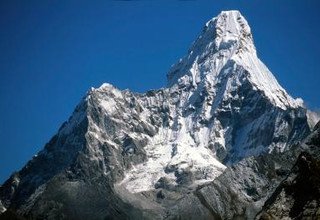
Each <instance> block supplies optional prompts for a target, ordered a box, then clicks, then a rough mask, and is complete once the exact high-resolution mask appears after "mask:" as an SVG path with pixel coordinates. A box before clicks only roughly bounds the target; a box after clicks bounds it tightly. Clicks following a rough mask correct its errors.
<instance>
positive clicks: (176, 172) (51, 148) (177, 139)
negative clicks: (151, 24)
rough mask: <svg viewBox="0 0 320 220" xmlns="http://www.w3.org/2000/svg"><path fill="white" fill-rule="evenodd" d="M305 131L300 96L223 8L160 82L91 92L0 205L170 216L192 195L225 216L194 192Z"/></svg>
mask: <svg viewBox="0 0 320 220" xmlns="http://www.w3.org/2000/svg"><path fill="white" fill-rule="evenodd" d="M310 130H311V128H310V126H309V124H308V115H307V109H305V108H304V106H303V105H302V102H301V100H299V99H298V100H295V99H293V98H292V97H291V96H289V95H288V94H287V93H286V92H285V90H284V89H283V88H282V87H281V86H280V85H279V84H278V83H277V81H276V79H275V78H274V77H273V75H272V74H271V72H270V71H269V70H268V69H267V68H266V67H265V66H264V64H263V63H262V62H261V61H260V60H259V59H258V57H257V56H256V50H255V47H254V44H253V38H252V35H251V30H250V27H249V26H248V24H247V21H246V20H245V19H244V17H243V16H242V15H241V14H240V12H238V11H230V12H222V13H221V14H220V15H218V16H217V17H216V18H213V19H212V20H210V21H209V22H208V23H207V24H206V26H205V28H204V31H203V32H202V34H200V36H199V38H198V39H197V40H196V41H195V43H194V44H193V46H192V47H191V50H189V54H188V55H187V56H186V57H185V58H183V59H181V60H180V61H179V62H178V64H176V65H174V66H173V67H172V69H171V70H170V71H169V73H168V86H167V87H166V88H162V89H159V90H153V91H148V92H146V93H142V94H139V93H133V92H131V91H129V90H124V91H120V90H118V89H117V88H116V87H114V86H112V85H111V84H108V83H105V84H103V85H102V86H100V87H99V88H97V89H94V88H92V89H91V90H90V91H89V92H88V93H87V95H86V96H85V97H84V98H83V99H82V101H81V102H80V104H79V105H78V106H77V107H76V109H75V111H74V113H73V114H72V116H71V117H70V118H69V120H68V121H67V122H66V123H64V124H63V125H62V126H61V128H60V129H59V131H58V133H57V134H56V135H55V136H54V137H53V138H52V139H51V140H50V142H49V143H48V144H46V146H45V148H44V150H42V151H41V152H40V153H39V154H38V155H37V156H35V157H34V158H33V159H32V160H31V161H29V162H28V163H27V165H26V166H25V167H24V168H23V169H22V170H21V171H19V172H17V173H15V174H14V175H12V176H11V178H9V179H8V180H7V181H6V182H5V183H4V184H3V185H2V186H1V188H0V201H2V204H3V205H2V206H3V207H4V208H5V209H9V210H13V211H15V212H17V213H18V214H19V215H21V216H24V217H27V218H37V217H41V218H50V217H59V216H61V215H62V217H63V216H65V217H67V218H71V219H73V218H75V219H76V218H78V219H85V218H92V219H95V218H96V219H100V218H111V219H112V218H124V219H130V218H133V219H135V218H136V219H139V218H143V219H145V218H146V219H148V218H153V219H163V218H167V217H168V218H169V217H170V218H174V217H175V216H180V215H185V214H186V213H184V212H186V210H185V208H186V204H188V203H186V204H184V203H183V201H189V199H190V201H191V203H194V204H195V207H197V210H198V211H197V212H199V213H198V214H200V213H201V216H206V215H208V216H211V215H213V213H214V215H219V216H223V215H222V211H221V210H220V212H221V213H218V212H216V210H215V211H212V210H211V209H210V210H209V209H208V207H207V206H208V204H205V203H204V201H207V200H204V198H205V197H201V196H200V194H192V193H195V192H196V191H195V190H196V189H197V188H198V187H201V186H203V185H206V184H210V183H211V182H212V181H214V180H216V178H219V176H220V175H221V174H223V173H225V171H226V170H230V168H229V167H232V165H234V166H237V164H239V161H240V162H241V161H243V160H246V158H250V157H258V156H259V155H264V154H266V155H268V153H275V154H277V153H282V152H284V151H286V150H288V149H289V148H290V147H291V146H292V145H293V144H295V143H297V142H299V141H301V140H302V139H303V138H304V137H306V136H307V135H308V134H309V133H310ZM248 160H249V159H248ZM249 163H250V165H251V163H255V162H249ZM240 165H241V164H240ZM227 167H228V168H227ZM248 167H249V165H248ZM250 169H251V168H250ZM253 170H254V169H253ZM252 172H253V173H254V172H256V171H255V170H254V171H252ZM250 184H253V183H250ZM241 189H242V188H241ZM101 192H102V193H101ZM190 193H191V194H190ZM189 194H190V195H189ZM58 195H59V196H58ZM84 195H85V196H88V197H89V198H90V199H91V200H90V201H91V202H92V206H91V207H90V209H89V208H88V207H87V206H88V202H86V201H84V200H83V196H84ZM103 195H105V196H103ZM193 195H196V196H195V197H194V196H193ZM199 196H200V197H199ZM185 197H187V198H185ZM259 198H260V199H261V197H259ZM177 200H179V201H180V200H181V201H182V202H180V203H178V204H176V201H177ZM215 202H217V203H218V204H219V202H220V203H221V202H223V201H215ZM77 206H79V207H81V208H76V207H77ZM218 211H219V210H218ZM197 212H195V213H197ZM233 212H234V213H235V211H233ZM93 213H95V214H93ZM231 214H232V213H231ZM165 216H167V217H165ZM226 218H229V216H226Z"/></svg>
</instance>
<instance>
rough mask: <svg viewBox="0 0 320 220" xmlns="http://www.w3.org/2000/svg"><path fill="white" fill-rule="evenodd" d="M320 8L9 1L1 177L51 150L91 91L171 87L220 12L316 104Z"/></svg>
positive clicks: (294, 90)
mask: <svg viewBox="0 0 320 220" xmlns="http://www.w3.org/2000/svg"><path fill="white" fill-rule="evenodd" d="M66 2H68V3H66ZM93 2H94V3H93ZM319 6H320V1H317V0H314V1H310V0H306V1H302V0H300V1H295V0H281V1H279V0H259V1H248V0H243V1H241V0H234V1H232V0H224V1H222V0H221V1H201V0H199V1H173V0H170V1H62V0H61V1H49V0H41V1H40V0H39V1H23V0H21V1H15V0H3V1H1V2H0V28H1V31H0V51H1V54H0V74H1V75H0V76H1V77H0V100H1V106H0V107H1V108H0V118H1V121H0V139H1V146H0V182H3V181H4V180H5V179H6V178H7V177H8V176H9V175H10V174H11V173H12V172H13V171H14V170H18V169H20V168H21V167H22V166H23V165H24V164H25V163H26V162H27V161H28V160H29V159H31V157H32V156H33V155H34V154H36V153H37V152H38V151H39V150H40V149H42V148H43V146H44V144H45V143H46V142H47V141H49V139H50V138H51V136H53V135H54V134H55V132H56V131H57V129H58V128H59V126H60V125H61V124H62V123H63V122H64V121H65V120H66V119H67V118H68V117H69V116H70V114H71V113H72V111H73V109H74V107H75V106H76V104H77V103H78V102H79V100H80V99H81V97H82V96H84V94H85V92H86V91H87V90H88V89H89V88H90V87H92V86H93V87H97V86H99V85H100V84H102V83H103V82H109V83H112V84H114V85H115V86H117V87H118V88H121V89H125V88H129V89H131V90H134V91H138V92H143V91H146V90H148V89H153V88H159V87H163V86H165V83H166V78H165V75H166V73H167V71H168V69H169V67H170V66H171V65H172V64H173V63H175V62H176V61H177V60H178V59H179V58H180V57H181V56H183V55H184V54H185V53H186V51H187V49H188V47H189V46H190V44H191V43H192V41H193V40H195V38H196V37H197V35H198V33H199V32H200V30H201V29H202V27H203V25H204V23H205V22H206V21H207V20H209V19H210V18H211V17H214V16H216V15H217V14H218V13H219V12H220V11H221V10H227V9H238V10H240V11H241V12H242V14H243V15H244V16H245V17H246V18H247V20H248V21H249V24H250V26H251V28H252V31H253V36H254V40H255V44H256V47H257V50H258V54H259V56H260V58H261V59H262V60H263V61H264V62H265V64H266V65H267V66H268V67H269V68H270V70H271V71H272V72H273V73H274V75H275V76H276V77H277V79H278V80H279V82H280V84H281V85H282V86H283V87H284V88H285V89H286V90H287V91H288V92H289V93H290V94H291V95H293V96H294V97H302V98H303V99H304V100H305V101H306V103H307V104H308V106H310V107H311V108H313V109H317V108H318V107H320V99H319V95H320V92H319V85H320V58H319V54H320V43H319V35H320V25H319V21H320V13H319V10H320V7H319Z"/></svg>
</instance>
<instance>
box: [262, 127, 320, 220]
mask: <svg viewBox="0 0 320 220" xmlns="http://www.w3.org/2000/svg"><path fill="white" fill-rule="evenodd" d="M301 151H302V152H301V154H300V155H299V157H298V159H297V160H296V162H295V164H294V166H293V168H292V169H291V171H290V173H289V174H288V176H287V177H286V178H285V179H284V180H283V181H282V182H281V183H280V184H279V186H278V187H277V188H276V190H275V191H274V193H273V194H272V195H271V196H270V197H269V199H268V200H267V201H266V202H265V204H264V206H263V209H262V211H261V212H260V213H259V214H258V215H257V219H319V218H320V123H319V124H318V126H317V127H316V129H315V130H314V131H313V133H312V134H311V135H309V137H308V138H307V139H306V140H305V141H304V142H303V143H302V144H301Z"/></svg>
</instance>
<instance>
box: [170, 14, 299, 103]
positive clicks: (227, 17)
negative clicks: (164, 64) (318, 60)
mask: <svg viewBox="0 0 320 220" xmlns="http://www.w3.org/2000/svg"><path fill="white" fill-rule="evenodd" d="M239 69H241V70H242V71H239ZM239 73H242V75H239ZM235 74H236V75H238V76H235ZM167 76H168V86H169V87H174V86H178V87H180V88H181V87H185V86H189V85H192V86H193V87H194V88H196V87H198V86H199V85H200V84H210V85H212V86H213V87H215V88H216V89H217V86H215V85H216V84H217V83H219V82H221V81H223V80H224V79H225V77H228V78H234V77H236V78H239V77H245V78H247V79H248V80H249V81H250V83H251V84H252V86H253V87H254V89H257V90H259V91H261V92H263V93H264V95H265V96H266V97H267V98H268V99H269V100H270V101H271V103H272V104H274V105H276V106H278V107H280V108H282V109H286V108H287V107H290V108H291V107H293V108H296V107H299V106H300V107H302V106H303V101H302V100H301V99H296V100H295V99H293V98H292V97H291V96H290V95H288V94H287V92H286V91H285V90H284V89H283V88H282V87H281V86H280V85H279V83H278V82H277V80H276V79H275V77H274V76H273V74H272V73H271V72H270V71H269V70H268V68H267V67H266V66H265V65H264V64H263V63H262V62H261V61H260V59H259V58H258V57H257V53H256V49H255V46H254V43H253V37H252V34H251V29H250V27H249V25H248V22H247V21H246V19H245V18H244V17H243V16H242V15H241V14H240V12H239V11H235V10H233V11H222V12H221V13H220V14H219V15H218V16H217V17H215V18H212V19H211V20H209V21H208V22H207V23H206V25H205V27H204V29H203V31H202V32H201V34H200V36H199V37H198V38H197V40H196V41H195V42H194V43H193V44H192V46H191V48H190V50H189V52H188V55H187V56H185V57H184V58H182V59H180V60H179V62H178V63H177V64H175V65H173V66H172V68H171V70H170V71H169V73H168V75H167ZM226 89H228V87H226Z"/></svg>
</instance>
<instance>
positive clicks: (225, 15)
mask: <svg viewBox="0 0 320 220" xmlns="http://www.w3.org/2000/svg"><path fill="white" fill-rule="evenodd" d="M241 52H248V53H251V54H254V55H256V49H255V46H254V43H253V38H252V34H251V29H250V26H249V25H248V22H247V21H246V19H245V18H244V17H243V16H242V15H241V13H240V12H239V11H237V10H231V11H222V12H221V13H220V14H219V15H218V16H217V17H214V18H212V19H211V20H209V21H208V22H207V23H206V25H205V26H204V28H203V30H202V32H201V33H200V35H199V37H198V38H197V39H196V40H195V41H194V42H193V44H192V45H191V47H190V49H189V51H188V55H187V56H185V57H184V58H182V59H180V61H179V62H178V63H177V64H175V65H173V66H172V68H171V70H170V71H169V73H168V75H167V76H168V85H169V86H172V85H173V84H175V83H176V82H177V81H178V79H179V78H181V77H183V76H184V75H185V74H188V72H189V70H190V69H191V68H192V65H193V64H194V63H195V62H197V63H199V62H200V61H204V60H206V59H207V58H209V57H211V58H213V56H214V55H219V56H223V57H225V58H226V59H229V58H230V57H231V56H232V55H233V54H238V53H241Z"/></svg>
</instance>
